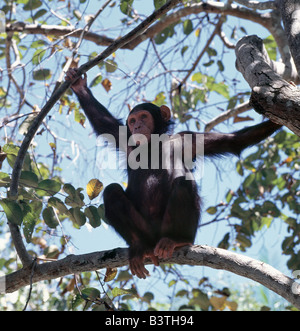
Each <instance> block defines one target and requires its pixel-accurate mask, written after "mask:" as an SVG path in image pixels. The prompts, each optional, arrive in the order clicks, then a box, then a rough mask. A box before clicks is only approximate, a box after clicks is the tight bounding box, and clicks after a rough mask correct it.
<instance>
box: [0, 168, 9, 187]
mask: <svg viewBox="0 0 300 331" xmlns="http://www.w3.org/2000/svg"><path fill="white" fill-rule="evenodd" d="M9 183H10V177H9V175H8V174H6V173H5V172H0V187H7V186H8V185H9Z"/></svg>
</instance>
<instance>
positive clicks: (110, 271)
mask: <svg viewBox="0 0 300 331" xmlns="http://www.w3.org/2000/svg"><path fill="white" fill-rule="evenodd" d="M117 272H118V269H117V268H107V269H106V274H105V277H104V282H105V283H107V282H110V281H112V280H113V279H114V278H115V277H116V275H117Z"/></svg>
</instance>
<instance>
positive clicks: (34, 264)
mask: <svg viewBox="0 0 300 331" xmlns="http://www.w3.org/2000/svg"><path fill="white" fill-rule="evenodd" d="M36 260H37V259H36V258H35V259H34V260H33V263H32V268H31V275H30V288H29V293H28V297H27V301H26V304H25V307H24V308H23V311H25V310H26V309H27V306H28V303H29V300H30V298H31V292H32V280H33V275H34V270H35V267H36V265H37V263H36Z"/></svg>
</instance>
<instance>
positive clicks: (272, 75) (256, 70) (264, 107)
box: [236, 36, 300, 136]
mask: <svg viewBox="0 0 300 331" xmlns="http://www.w3.org/2000/svg"><path fill="white" fill-rule="evenodd" d="M236 56H237V61H236V67H237V69H238V70H239V71H240V72H241V73H242V75H243V76H244V78H245V80H246V81H247V82H248V84H249V85H250V87H251V89H252V95H251V99H250V102H251V104H252V106H253V107H254V109H255V110H256V111H257V112H258V113H260V114H263V115H264V116H266V117H268V118H270V119H271V120H272V121H274V122H275V123H278V124H282V125H285V126H287V127H288V128H289V129H290V130H292V131H293V132H294V133H295V134H297V135H298V136H300V90H299V89H298V88H297V87H296V86H294V85H293V84H291V83H288V82H287V81H285V80H284V79H283V78H282V77H281V76H280V75H279V74H278V73H277V72H276V71H275V69H276V64H275V63H274V62H273V61H271V60H270V58H269V56H268V54H267V52H266V50H265V47H264V45H263V41H262V40H261V39H260V38H258V37H257V36H247V37H244V38H242V39H241V40H240V41H239V42H238V43H237V46H236Z"/></svg>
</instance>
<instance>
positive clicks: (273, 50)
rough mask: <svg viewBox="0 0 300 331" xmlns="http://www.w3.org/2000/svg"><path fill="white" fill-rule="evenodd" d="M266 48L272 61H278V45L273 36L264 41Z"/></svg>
mask: <svg viewBox="0 0 300 331" xmlns="http://www.w3.org/2000/svg"><path fill="white" fill-rule="evenodd" d="M263 43H264V45H265V48H266V50H267V52H268V55H269V57H270V59H271V60H273V61H276V58H277V43H276V41H275V39H274V37H273V36H272V35H270V36H269V37H267V38H266V39H264V41H263Z"/></svg>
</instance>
